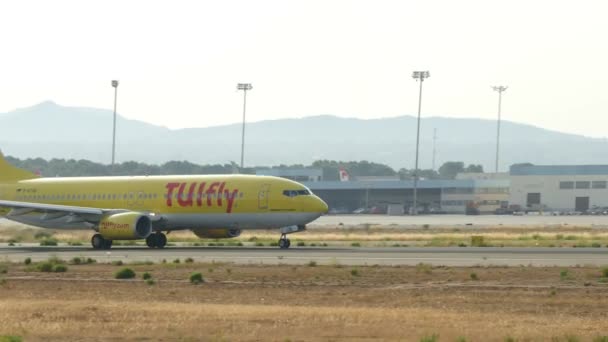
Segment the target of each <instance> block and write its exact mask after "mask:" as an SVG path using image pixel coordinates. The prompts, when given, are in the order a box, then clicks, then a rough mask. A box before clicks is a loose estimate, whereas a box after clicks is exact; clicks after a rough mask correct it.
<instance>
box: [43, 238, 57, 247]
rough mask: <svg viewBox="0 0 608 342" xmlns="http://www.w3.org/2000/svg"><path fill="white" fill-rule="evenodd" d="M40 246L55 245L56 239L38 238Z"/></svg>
mask: <svg viewBox="0 0 608 342" xmlns="http://www.w3.org/2000/svg"><path fill="white" fill-rule="evenodd" d="M40 246H57V239H54V238H45V239H44V240H40Z"/></svg>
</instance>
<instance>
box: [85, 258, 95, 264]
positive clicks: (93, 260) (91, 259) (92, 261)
mask: <svg viewBox="0 0 608 342" xmlns="http://www.w3.org/2000/svg"><path fill="white" fill-rule="evenodd" d="M96 262H97V260H95V259H93V258H87V264H94V263H96Z"/></svg>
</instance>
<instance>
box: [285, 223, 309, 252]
mask: <svg viewBox="0 0 608 342" xmlns="http://www.w3.org/2000/svg"><path fill="white" fill-rule="evenodd" d="M305 230H306V226H304V225H300V226H288V227H283V228H281V238H280V239H279V248H281V249H287V248H289V246H291V241H289V239H288V238H287V234H291V233H297V232H302V231H305Z"/></svg>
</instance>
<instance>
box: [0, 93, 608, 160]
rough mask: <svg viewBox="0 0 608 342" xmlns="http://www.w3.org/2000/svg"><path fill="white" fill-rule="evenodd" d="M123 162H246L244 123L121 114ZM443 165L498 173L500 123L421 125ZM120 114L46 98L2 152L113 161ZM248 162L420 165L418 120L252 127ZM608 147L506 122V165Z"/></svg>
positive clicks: (594, 156) (10, 130)
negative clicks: (170, 121)
mask: <svg viewBox="0 0 608 342" xmlns="http://www.w3.org/2000/svg"><path fill="white" fill-rule="evenodd" d="M117 127H118V129H117V160H119V161H127V160H137V161H142V162H148V163H162V162H165V161H168V160H189V161H192V162H195V163H201V164H205V163H222V164H223V163H227V162H230V161H237V162H238V161H239V160H240V143H241V135H240V134H241V131H240V130H241V125H240V124H232V125H225V126H217V127H205V128H188V129H177V130H171V129H168V128H166V127H161V126H155V125H152V124H149V123H145V122H142V121H136V120H127V119H125V118H123V117H119V119H118V123H117ZM435 128H436V129H437V135H438V139H437V157H436V165H437V167H439V166H440V165H441V164H442V163H443V162H445V161H448V160H456V161H464V162H465V163H467V164H468V163H475V164H482V165H483V166H484V168H485V169H486V170H492V169H493V165H494V153H495V134H496V122H495V121H493V120H481V119H454V118H444V117H427V118H424V119H423V120H422V123H421V144H420V166H421V168H430V167H431V160H432V148H433V143H432V139H433V129H435ZM111 139H112V111H110V110H105V109H93V108H79V107H64V106H60V105H58V104H56V103H53V102H43V103H40V104H38V105H35V106H33V107H29V108H24V109H18V110H15V111H12V112H9V113H0V149H2V151H4V152H5V153H6V154H7V155H13V156H15V157H19V158H26V157H42V158H45V159H49V158H75V159H89V160H92V161H97V162H109V160H110V154H111V151H110V149H111ZM246 139H247V140H246V142H247V146H246V164H247V165H250V166H251V165H278V164H295V163H302V164H310V163H312V162H313V161H314V160H317V159H335V160H369V161H375V162H380V163H386V164H388V165H390V166H392V167H393V168H396V169H399V168H401V167H406V168H412V167H413V164H414V151H415V142H416V140H415V139H416V118H415V117H413V116H400V117H392V118H385V119H372V120H361V119H352V118H340V117H335V116H331V115H321V116H311V117H306V118H298V119H281V120H270V121H260V122H254V123H249V124H248V126H247V138H246ZM607 150H608V143H607V142H606V141H605V140H604V139H593V138H588V137H583V136H579V135H573V134H565V133H560V132H556V131H549V130H546V129H542V128H539V127H534V126H530V125H525V124H519V123H514V122H508V121H504V122H503V125H502V130H501V169H503V170H506V169H507V167H508V166H509V165H511V164H513V163H518V162H531V163H534V164H608V153H607Z"/></svg>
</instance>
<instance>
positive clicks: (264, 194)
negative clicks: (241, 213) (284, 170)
mask: <svg viewBox="0 0 608 342" xmlns="http://www.w3.org/2000/svg"><path fill="white" fill-rule="evenodd" d="M269 192H270V184H264V185H262V187H261V188H260V192H258V209H263V210H268V193H269Z"/></svg>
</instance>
